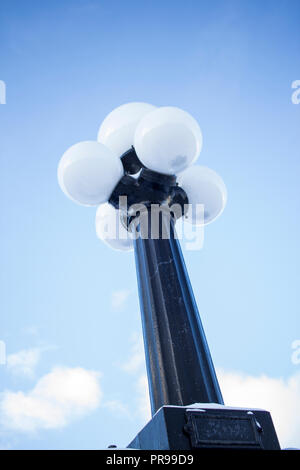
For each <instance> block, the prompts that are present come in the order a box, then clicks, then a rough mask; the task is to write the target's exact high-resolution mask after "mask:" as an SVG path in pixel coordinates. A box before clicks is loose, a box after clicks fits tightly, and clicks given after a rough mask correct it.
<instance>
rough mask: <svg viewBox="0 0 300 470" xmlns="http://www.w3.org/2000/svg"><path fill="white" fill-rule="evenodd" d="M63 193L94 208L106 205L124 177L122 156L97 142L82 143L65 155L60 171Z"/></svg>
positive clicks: (79, 202) (58, 172)
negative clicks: (104, 203) (102, 204)
mask: <svg viewBox="0 0 300 470" xmlns="http://www.w3.org/2000/svg"><path fill="white" fill-rule="evenodd" d="M57 176H58V182H59V185H60V187H61V189H62V191H63V192H64V193H65V194H66V195H67V196H68V197H69V198H70V199H72V200H73V201H74V202H77V203H78V204H81V205H84V206H94V205H98V204H101V203H102V202H106V201H107V200H108V198H109V196H110V195H111V193H112V191H113V189H114V187H115V186H116V184H117V183H118V181H119V180H120V178H121V177H122V176H123V166H122V163H121V160H120V158H119V157H117V155H116V154H114V153H113V152H112V151H111V150H110V149H108V148H107V147H105V145H103V144H100V143H99V142H95V141H85V142H79V143H78V144H75V145H73V146H72V147H70V148H69V149H68V150H67V151H66V152H65V153H64V154H63V156H62V158H61V160H60V162H59V165H58V170H57Z"/></svg>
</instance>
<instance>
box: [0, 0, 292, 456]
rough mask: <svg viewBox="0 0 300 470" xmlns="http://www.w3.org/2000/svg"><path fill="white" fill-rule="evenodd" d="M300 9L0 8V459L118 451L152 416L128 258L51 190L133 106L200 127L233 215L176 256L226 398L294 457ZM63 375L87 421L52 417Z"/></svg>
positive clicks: (58, 4) (220, 4)
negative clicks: (47, 392) (170, 111)
mask: <svg viewBox="0 0 300 470" xmlns="http://www.w3.org/2000/svg"><path fill="white" fill-rule="evenodd" d="M299 13H300V5H299V2H298V1H296V0H295V1H293V0H290V1H276V2H275V1H268V0H265V1H264V2H261V1H258V0H254V1H251V2H250V1H246V0H239V1H238V0H234V1H229V0H226V1H216V0H212V1H209V2H208V1H196V0H187V1H186V2H184V3H183V2H181V1H176V0H172V1H171V0H165V1H164V2H159V1H152V2H145V1H144V2H141V1H139V2H138V1H135V0H132V1H130V0H129V1H127V2H123V1H121V0H115V1H111V0H104V1H100V0H98V1H96V0H94V1H93V0H91V1H81V0H68V1H56V0H53V1H51V2H50V1H49V2H38V1H30V0H29V1H26V2H21V1H16V0H11V1H8V0H3V1H2V2H1V6H0V79H1V80H3V81H5V83H6V87H7V96H6V104H5V105H2V104H1V105H0V171H1V185H0V196H1V213H0V217H1V247H0V250H1V259H2V269H1V283H0V286H1V297H0V298H1V300H0V311H1V317H0V340H2V341H5V343H6V348H7V355H8V357H10V360H9V361H8V363H7V365H6V366H0V383H1V388H0V392H1V395H0V423H1V428H0V447H2V448H18V449H53V448H68V449H73V448H74V449H76V448H92V449H97V448H105V447H107V445H109V444H111V443H116V444H118V445H119V446H121V447H122V446H126V445H127V444H128V443H129V442H130V441H131V439H132V438H133V437H134V436H135V434H136V433H137V432H138V431H139V430H140V428H141V427H142V426H143V425H144V424H145V422H146V420H147V406H146V403H145V393H144V388H145V375H144V374H145V372H144V364H143V357H142V347H141V341H140V336H141V325H140V315H139V305H138V297H137V286H136V277H135V266H134V257H133V254H132V253H119V252H114V251H111V250H110V249H109V248H107V247H106V246H105V245H104V244H102V243H101V242H100V241H99V240H98V239H97V238H96V234H95V228H94V218H95V209H94V208H84V207H80V206H77V205H75V204H73V203H72V202H71V201H69V200H68V199H67V198H66V197H65V196H64V195H63V194H62V192H61V190H60V188H59V186H58V184H57V178H56V171H57V164H58V161H59V159H60V157H61V155H62V154H63V153H64V151H65V150H66V149H67V148H68V147H69V146H70V145H72V144H74V143H76V142H79V141H81V140H89V139H90V140H94V139H96V136H97V131H98V128H99V125H100V123H101V122H102V120H103V119H104V117H105V116H106V115H107V114H108V113H109V112H110V111H111V110H112V109H113V108H115V107H117V106H119V105H120V104H123V103H126V102H129V101H145V102H149V103H152V104H155V105H157V106H163V105H174V106H178V107H181V108H183V109H185V110H186V111H188V112H189V113H191V114H192V115H193V116H194V117H195V118H196V119H197V120H198V122H199V124H200V126H201V129H202V132H203V141H204V144H203V150H202V153H201V156H200V158H199V163H200V164H202V165H206V166H209V167H211V168H213V169H214V170H216V171H217V172H218V173H220V174H221V175H222V177H223V179H224V181H225V183H226V185H227V190H228V204H227V207H226V209H225V211H224V213H223V215H222V217H221V218H220V219H218V220H217V221H216V222H215V223H214V224H212V225H210V226H208V227H207V229H206V230H205V243H204V247H203V249H202V250H201V251H199V252H190V251H186V250H184V254H185V259H186V264H187V267H188V270H189V273H190V277H191V280H192V284H193V288H194V292H195V295H196V298H197V301H198V307H199V310H200V312H201V317H202V320H203V324H204V327H205V331H206V334H207V338H208V341H209V345H210V349H211V352H212V356H213V360H214V363H215V365H216V368H217V370H218V374H219V379H220V385H221V389H223V391H224V392H226V393H224V396H225V401H226V398H227V397H228V398H227V401H226V402H227V403H228V404H229V402H230V404H235V403H236V405H237V406H238V405H240V404H241V403H240V402H243V403H244V405H245V406H259V404H260V402H261V407H267V408H268V409H271V411H272V413H273V418H274V421H275V416H276V423H278V426H279V428H280V438H281V442H282V443H283V444H284V445H285V444H286V445H297V446H300V420H299V414H300V409H299V404H298V405H297V403H298V402H299V401H300V400H299V398H300V379H299V374H300V364H297V363H295V361H294V362H293V361H292V359H291V356H292V353H293V350H292V343H293V342H294V341H295V340H298V339H300V321H299V281H300V275H299V263H300V250H299V238H300V222H299V217H298V214H299V209H300V198H299V195H300V189H299V176H300V158H299V157H300V151H299V124H300V104H299V105H295V104H293V103H292V100H291V96H292V92H293V90H292V88H291V85H292V82H293V81H294V80H297V79H298V80H300V55H299V53H300V29H299ZM296 362H297V361H296ZM72 371H73V373H74V374H75V375H74V380H75V381H78V384H79V385H80V386H81V384H82V383H86V381H87V382H88V383H90V389H89V391H87V393H90V394H91V395H87V398H89V397H90V398H91V402H90V403H94V405H93V406H92V405H91V409H89V405H86V403H85V402H81V401H80V400H79V401H78V400H77V398H78V397H73V398H74V400H73V402H74V403H73V405H72V407H71V408H70V410H69V411H68V412H66V409H65V407H64V406H62V405H61V403H62V397H61V395H60V393H61V389H59V379H60V377H61V375H62V376H64V374H65V376H68V372H70V373H72ZM96 373H98V374H99V375H97V374H96ZM51 374H52V375H51ZM84 374H87V375H84ZM72 377H73V376H72ZM41 383H42V384H43V383H46V384H48V385H49V383H51V384H52V385H53V387H54V388H55V387H56V385H57V384H58V385H57V386H58V389H57V390H58V391H57V390H56V389H55V391H54V392H53V393H54V395H53V397H52V402H51V403H52V405H53V403H54V402H55V404H54V405H53V406H54V408H53V413H54V414H55V412H57V413H58V415H59V417H60V418H61V419H58V418H57V420H56V421H55V420H54V421H53V420H52V421H51V419H52V418H51V419H50V418H49V417H47V418H44V420H41V419H40V418H37V417H36V416H35V417H34V416H33V417H32V416H31V415H30V410H31V407H30V406H29V405H28V403H29V404H30V403H35V402H34V400H36V399H37V397H38V398H39V399H41V394H42V393H44V392H41V389H42V386H41ZM97 387H98V388H97ZM79 388H80V387H79ZM17 392H18V393H17ZM16 397H17V398H18V397H19V398H20V397H21V402H20V403H21V405H22V403H23V404H24V403H26V404H27V405H28V406H29V412H28V414H29V415H28V416H27V417H26V425H25V424H24V416H23V415H22V412H20V410H19V408H18V406H15V405H16ZM19 398H18V399H19ZM23 399H24V400H25V401H24V400H23ZM43 399H44V398H43ZM22 400H23V402H22ZM93 400H94V401H93ZM232 401H234V403H232ZM8 403H10V404H11V406H10V408H9V409H10V413H13V415H12V414H10V415H9V414H8V411H7V409H8V408H7V404H8ZM43 403H44V402H43ZM58 403H60V404H58ZM27 405H26V406H27ZM22 406H23V405H22ZM22 406H21V408H22V409H23V407H22ZM41 406H43V405H41ZM55 406H56V408H55ZM285 406H286V409H285V411H282V409H284V407H285ZM297 406H298V408H295V407H297ZM295 410H296V411H295ZM20 413H21V414H20ZM59 413H60V414H59ZM50 414H51V413H50ZM7 416H8V417H12V416H13V418H14V419H11V420H9V419H6V418H7ZM51 416H52V417H53V414H51ZM48 418H49V419H48ZM30 420H31V421H30ZM8 421H10V423H8ZM12 423H13V425H12ZM51 423H52V424H51Z"/></svg>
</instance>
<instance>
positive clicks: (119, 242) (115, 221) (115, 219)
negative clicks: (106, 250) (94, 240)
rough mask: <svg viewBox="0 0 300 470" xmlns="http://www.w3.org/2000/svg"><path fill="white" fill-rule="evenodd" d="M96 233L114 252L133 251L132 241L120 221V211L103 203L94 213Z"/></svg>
mask: <svg viewBox="0 0 300 470" xmlns="http://www.w3.org/2000/svg"><path fill="white" fill-rule="evenodd" d="M96 233H97V236H98V238H100V240H102V241H104V243H106V244H107V245H108V246H110V247H111V248H113V249H114V250H121V251H129V250H133V240H132V237H131V236H130V233H129V232H127V230H126V228H125V227H124V226H123V224H122V222H121V220H120V211H119V210H117V209H115V208H114V207H113V206H112V205H111V204H109V203H105V204H101V206H99V207H98V209H97V212H96Z"/></svg>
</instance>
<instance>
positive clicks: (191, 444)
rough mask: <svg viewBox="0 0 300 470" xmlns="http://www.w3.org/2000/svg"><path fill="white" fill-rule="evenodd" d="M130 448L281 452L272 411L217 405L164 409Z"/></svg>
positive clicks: (198, 404) (163, 407) (157, 413)
mask: <svg viewBox="0 0 300 470" xmlns="http://www.w3.org/2000/svg"><path fill="white" fill-rule="evenodd" d="M128 448H132V449H139V450H198V449H248V450H249V449H253V450H280V445H279V442H278V439H277V435H276V431H275V428H274V425H273V422H272V418H271V415H270V413H269V412H268V411H265V410H259V409H248V408H231V407H228V406H224V405H218V404H213V403H209V404H207V403H203V404H202V403H196V404H194V405H191V406H170V405H167V406H162V407H161V408H160V409H159V410H158V411H157V412H156V413H155V415H154V416H153V417H152V419H151V420H150V421H149V422H148V423H147V424H146V426H145V427H144V428H143V429H142V430H141V431H140V432H139V433H138V435H137V436H136V437H135V438H134V439H133V441H132V442H131V443H130V444H129V445H128Z"/></svg>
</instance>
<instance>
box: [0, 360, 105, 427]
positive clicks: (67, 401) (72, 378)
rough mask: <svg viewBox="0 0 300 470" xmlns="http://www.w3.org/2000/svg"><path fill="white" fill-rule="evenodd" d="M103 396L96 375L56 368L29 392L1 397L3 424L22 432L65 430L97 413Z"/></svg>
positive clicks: (90, 372)
mask: <svg viewBox="0 0 300 470" xmlns="http://www.w3.org/2000/svg"><path fill="white" fill-rule="evenodd" d="M101 396H102V393H101V389H100V385H99V374H98V373H97V372H94V371H89V370H85V369H83V368H80V367H77V368H67V367H56V368H54V369H53V370H52V371H51V372H50V373H48V374H46V375H44V376H43V377H42V378H41V379H39V380H38V382H37V383H36V385H35V387H34V388H33V389H32V390H30V391H28V392H23V391H19V392H12V391H5V392H4V393H2V395H1V399H0V422H1V425H2V426H3V428H4V429H7V430H15V431H22V432H34V431H38V430H41V429H58V428H63V427H65V426H66V425H67V424H68V423H69V422H70V421H71V420H73V419H75V418H78V417H80V416H83V415H85V414H87V413H89V412H91V411H93V410H95V409H96V408H97V407H98V406H99V404H100V400H101Z"/></svg>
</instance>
